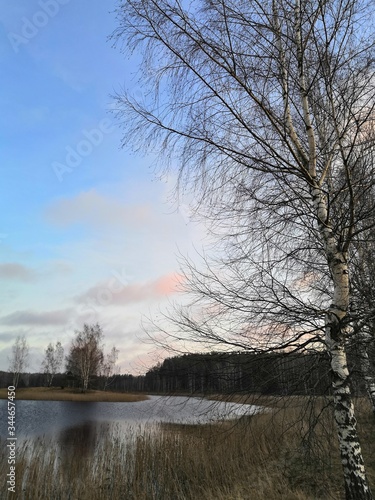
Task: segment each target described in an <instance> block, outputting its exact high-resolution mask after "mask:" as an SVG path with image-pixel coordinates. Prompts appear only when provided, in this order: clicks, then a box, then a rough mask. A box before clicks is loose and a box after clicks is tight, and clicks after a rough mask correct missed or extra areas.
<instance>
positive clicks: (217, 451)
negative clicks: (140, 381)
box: [1, 399, 375, 500]
mask: <svg viewBox="0 0 375 500" xmlns="http://www.w3.org/2000/svg"><path fill="white" fill-rule="evenodd" d="M360 406H361V408H360V431H361V434H362V441H363V443H364V455H365V458H366V461H367V465H368V467H369V466H370V470H369V472H370V473H369V476H370V480H372V483H373V485H374V480H375V475H374V473H375V464H374V463H373V462H372V463H371V457H372V460H374V457H373V450H372V443H373V438H374V434H375V425H374V422H373V418H372V415H371V412H370V409H369V408H368V407H367V405H366V403H363V402H361V403H360ZM1 453H2V454H3V456H1V464H2V465H1V477H2V479H3V478H5V477H6V473H7V469H8V465H7V464H6V460H5V459H6V456H5V455H6V451H5V443H4V442H2V443H1ZM16 467H17V468H16V494H15V495H14V494H12V493H10V494H9V495H8V496H7V494H4V495H3V496H2V498H4V500H5V499H8V498H9V499H13V498H17V500H34V499H35V500H36V499H38V500H39V499H44V498H45V499H47V498H48V499H53V500H86V499H87V500H89V499H90V500H106V499H111V500H112V499H113V500H120V499H124V498H125V499H127V500H190V499H191V500H193V499H194V500H198V499H199V500H245V499H246V500H247V499H248V500H264V499H265V498H267V500H276V499H277V500H279V499H281V500H311V499H319V500H321V499H341V498H344V492H343V485H342V475H341V465H340V463H339V459H338V453H337V445H336V439H335V430H334V428H333V424H332V416H331V408H330V405H329V402H328V404H327V403H326V402H324V401H323V400H317V399H316V400H313V401H310V402H306V400H305V405H300V404H293V405H291V406H285V405H284V406H283V407H282V406H281V405H280V406H279V407H277V406H276V408H274V410H273V411H272V412H268V413H264V414H260V415H256V416H253V417H246V418H243V419H241V420H239V421H231V422H221V423H217V424H212V425H198V426H192V425H166V424H159V425H158V426H153V427H150V428H143V429H141V430H138V429H135V428H131V427H129V428H128V429H127V431H125V434H124V431H123V430H121V428H120V427H119V428H117V430H116V431H115V432H113V429H112V430H111V429H110V427H108V426H104V425H103V426H102V427H101V428H100V430H99V432H98V433H96V434H95V435H94V436H93V435H91V436H90V439H87V436H86V437H85V433H84V432H83V431H82V430H81V431H79V432H78V434H77V435H70V434H69V435H68V437H67V436H65V439H64V440H63V441H62V442H59V441H56V440H54V441H53V440H49V439H47V438H43V439H38V440H36V441H31V440H29V441H26V442H24V443H23V445H21V446H19V449H18V450H17V464H16ZM6 490H7V488H6V486H5V481H4V484H3V485H2V491H3V492H6Z"/></svg>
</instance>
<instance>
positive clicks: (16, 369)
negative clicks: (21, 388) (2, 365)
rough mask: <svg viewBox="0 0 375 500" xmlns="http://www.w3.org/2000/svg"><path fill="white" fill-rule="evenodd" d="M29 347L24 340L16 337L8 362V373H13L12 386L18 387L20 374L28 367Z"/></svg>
mask: <svg viewBox="0 0 375 500" xmlns="http://www.w3.org/2000/svg"><path fill="white" fill-rule="evenodd" d="M28 358H29V345H28V343H27V341H26V338H25V337H24V336H23V337H20V336H18V337H17V339H16V341H15V343H14V345H13V346H12V356H11V357H9V358H8V360H9V371H10V372H11V373H13V385H14V387H17V386H18V382H19V378H20V374H21V373H23V372H24V371H25V369H26V367H27V366H28Z"/></svg>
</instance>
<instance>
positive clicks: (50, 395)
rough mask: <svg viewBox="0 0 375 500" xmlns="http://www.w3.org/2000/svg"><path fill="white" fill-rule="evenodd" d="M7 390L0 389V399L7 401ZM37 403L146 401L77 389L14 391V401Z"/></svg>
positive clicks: (140, 396)
mask: <svg viewBox="0 0 375 500" xmlns="http://www.w3.org/2000/svg"><path fill="white" fill-rule="evenodd" d="M7 397H8V390H7V389H0V399H7ZM18 399H20V400H22V399H27V400H39V401H91V402H93V401H94V402H97V403H98V402H108V403H132V402H136V401H144V400H145V399H148V398H147V396H146V395H145V394H139V393H138V394H131V393H128V392H111V391H94V390H88V391H87V392H85V393H83V392H81V391H80V390H79V389H71V388H65V389H61V388H58V387H29V388H22V389H16V400H18Z"/></svg>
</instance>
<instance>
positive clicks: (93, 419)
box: [0, 396, 261, 438]
mask: <svg viewBox="0 0 375 500" xmlns="http://www.w3.org/2000/svg"><path fill="white" fill-rule="evenodd" d="M149 398H150V399H148V400H145V401H139V402H134V403H97V402H76V401H74V402H73V401H24V400H19V401H16V420H15V425H16V436H17V438H26V437H27V438H30V437H38V436H43V435H44V436H51V437H53V436H56V435H58V434H60V433H61V432H63V431H64V430H66V429H72V428H75V427H81V428H82V426H86V427H87V426H93V424H102V423H105V422H107V423H109V424H116V427H117V428H118V427H119V426H132V427H135V426H136V425H140V426H145V425H147V424H154V423H159V422H165V423H180V424H204V423H209V422H215V421H218V420H223V419H234V418H238V417H240V416H244V415H252V414H254V413H256V412H259V411H260V410H261V408H260V407H258V406H252V405H242V404H237V403H225V402H217V401H208V400H206V399H202V398H193V397H182V396H149ZM6 404H7V402H6V400H1V401H0V408H1V414H2V415H4V417H5V415H6ZM0 435H1V437H3V438H4V437H6V436H7V425H6V420H5V418H2V419H1V422H0Z"/></svg>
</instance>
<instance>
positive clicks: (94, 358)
mask: <svg viewBox="0 0 375 500" xmlns="http://www.w3.org/2000/svg"><path fill="white" fill-rule="evenodd" d="M102 339H103V332H102V329H101V327H100V325H99V324H98V323H97V324H95V325H88V324H86V323H85V324H84V325H83V330H82V331H76V337H75V339H74V340H73V342H72V345H71V347H70V351H69V354H68V356H67V358H66V368H67V370H68V371H71V372H72V373H73V375H76V376H77V377H79V378H80V380H81V387H82V392H86V391H87V389H88V386H89V382H90V380H91V379H92V377H93V376H95V375H98V374H99V371H100V368H101V365H102V362H103V346H102Z"/></svg>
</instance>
